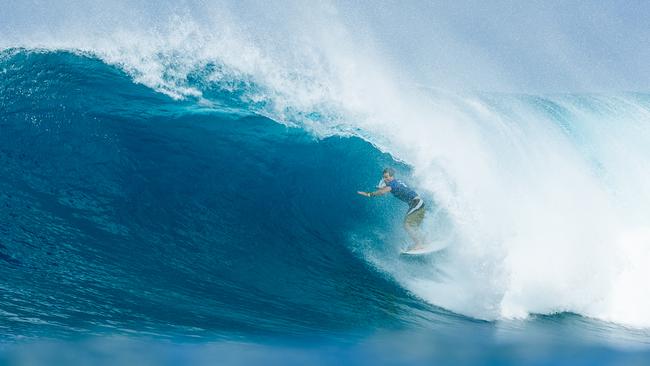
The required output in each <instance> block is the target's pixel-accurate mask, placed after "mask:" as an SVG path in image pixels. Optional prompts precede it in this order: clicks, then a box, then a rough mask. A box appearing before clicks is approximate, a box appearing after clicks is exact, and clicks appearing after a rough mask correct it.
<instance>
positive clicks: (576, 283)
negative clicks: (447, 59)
mask: <svg viewBox="0 0 650 366" xmlns="http://www.w3.org/2000/svg"><path fill="white" fill-rule="evenodd" d="M97 6H98V7H99V5H97ZM141 7H144V8H146V5H142V4H140V5H138V6H135V7H134V8H133V9H131V8H125V9H122V8H120V6H119V5H115V8H113V9H110V10H111V11H110V12H99V11H97V12H93V14H95V15H94V16H95V17H99V18H101V19H100V20H101V21H98V22H95V20H97V19H96V18H93V17H91V18H89V19H84V18H83V17H73V18H74V19H75V20H74V21H72V20H71V21H70V23H66V24H58V23H56V21H55V20H53V19H50V18H48V19H47V21H46V20H44V21H43V24H46V26H47V27H50V28H48V29H51V30H52V31H51V32H49V33H47V34H45V33H43V32H42V30H39V27H38V26H37V25H34V27H35V28H34V29H32V30H31V31H30V30H25V29H23V30H22V31H24V34H23V33H16V32H13V33H12V32H6V33H7V35H8V36H7V37H3V39H2V40H0V47H3V51H1V53H0V76H1V78H0V83H1V85H0V86H1V89H0V90H1V92H0V106H1V107H2V112H1V113H0V169H1V171H0V173H1V174H0V192H1V193H0V195H1V196H0V197H2V204H3V205H4V207H3V209H2V210H1V211H0V215H1V216H0V222H1V224H2V226H1V227H0V261H1V262H2V264H3V265H2V266H1V267H0V274H1V276H2V278H3V281H2V282H0V285H1V286H2V291H3V296H2V298H0V310H1V311H2V316H1V317H0V327H3V328H5V329H9V332H8V333H9V334H12V335H14V336H16V337H18V336H23V335H31V334H48V335H51V334H75V333H78V332H80V331H81V332H95V331H97V332H99V333H101V332H104V331H108V332H125V333H129V332H134V333H138V334H144V335H146V334H183V335H204V334H210V335H215V334H217V335H223V334H228V335H233V334H237V335H246V336H255V335H260V334H262V335H267V334H283V335H287V334H288V335H305V334H308V335H314V334H316V335H328V336H331V335H335V334H341V333H344V334H349V333H365V332H372V331H375V330H377V329H386V328H388V329H403V328H408V329H412V328H417V329H435V330H436V331H439V330H440V329H442V328H444V327H446V326H449V325H450V324H452V326H453V327H461V328H463V329H469V330H468V333H471V332H472V331H473V330H474V329H477V328H481V327H484V326H485V324H493V325H494V324H497V325H496V326H495V327H497V328H499V327H505V328H507V332H506V333H508V332H510V331H513V329H511V327H513V328H515V329H519V328H520V327H521V325H520V324H521V323H518V322H519V321H523V322H524V324H527V325H525V326H524V328H526V327H528V326H531V327H536V326H537V325H539V323H538V322H541V324H546V322H547V321H548V320H549V319H551V320H550V322H551V323H552V324H555V323H554V322H555V321H556V320H557V321H558V322H559V323H562V324H563V325H557V329H565V328H564V327H565V326H566V327H568V328H570V329H572V331H575V329H581V331H586V332H592V331H593V332H595V333H596V334H597V337H596V338H598V337H599V336H602V335H603V334H607V335H610V334H612V333H614V334H619V333H618V332H622V333H624V334H626V336H625V337H628V338H632V339H636V340H637V341H641V342H644V341H645V339H647V334H646V333H647V328H648V327H650V312H648V309H650V289H649V288H648V286H647V285H646V280H647V278H648V275H650V273H649V272H648V271H649V269H648V268H647V266H646V264H647V263H648V262H650V244H649V243H650V230H648V229H647V217H648V216H649V215H650V212H649V211H650V209H648V207H650V190H649V189H648V188H647V187H650V173H649V172H650V169H649V168H650V155H649V151H648V146H649V144H648V142H650V128H648V123H649V121H650V95H648V94H644V93H614V92H609V93H598V94H593V93H591V94H590V93H582V94H566V93H565V94H542V93H496V92H490V93H487V92H471V93H470V92H450V91H446V89H442V88H438V89H431V88H428V87H422V86H414V85H421V83H419V80H417V78H416V79H415V80H414V79H413V75H412V74H408V73H404V72H401V70H400V68H399V67H396V66H395V65H394V64H393V62H392V61H391V60H390V58H389V57H385V55H384V54H383V53H382V52H380V51H379V50H378V49H377V48H376V47H374V46H373V45H374V43H373V42H372V37H370V36H369V32H370V31H369V30H367V31H368V33H366V32H364V31H359V32H356V33H354V34H352V33H353V32H350V30H349V27H348V26H347V23H346V21H345V20H341V19H339V18H337V17H336V14H337V12H336V9H334V8H331V7H329V6H327V4H320V5H318V7H317V10H318V11H317V16H314V13H313V12H311V11H309V12H307V11H306V10H305V11H306V12H305V13H304V14H303V15H304V19H306V20H305V21H306V22H310V23H309V24H311V25H312V26H311V27H303V26H304V24H303V23H301V22H302V20H296V24H294V23H292V22H286V23H283V22H282V21H279V20H276V21H275V23H273V22H271V23H264V22H262V24H260V25H259V26H256V23H255V17H256V15H259V16H266V17H271V15H268V14H267V15H262V14H261V13H264V12H263V11H262V10H258V12H253V13H251V14H250V16H249V17H248V18H243V19H239V18H238V17H237V16H236V15H235V14H236V13H237V11H236V9H229V8H228V7H225V6H224V7H223V8H220V11H207V10H206V11H205V12H200V11H198V10H197V9H195V8H193V7H191V6H190V7H189V8H188V9H185V10H183V11H179V10H178V9H176V8H173V7H171V8H169V9H168V8H166V7H162V8H159V9H157V10H156V11H157V13H155V15H156V16H155V17H153V16H150V17H147V16H145V15H147V14H149V13H148V11H149V10H151V9H144V10H143V9H140V8H141ZM295 7H297V8H301V6H299V5H296V6H294V8H295ZM210 9H212V8H210ZM86 10H87V9H86ZM96 10H97V9H96ZM199 10H200V9H199ZM294 10H295V9H294ZM71 11H73V12H75V11H76V10H71ZM79 11H80V12H83V9H82V10H79ZM52 14H57V12H56V11H53V12H52ZM75 14H76V13H75ZM103 14H111V15H110V16H106V15H103ZM301 14H302V13H301ZM41 15H42V14H41ZM150 15H151V14H150ZM42 16H43V17H44V16H45V15H42ZM102 17H104V18H102ZM298 18H300V17H298ZM264 19H266V18H264ZM279 19H284V18H283V17H281V16H280V17H279ZM300 19H303V18H300ZM267 20H268V19H267ZM86 21H87V22H89V23H88V24H86V23H84V22H86ZM53 22H54V23H56V24H58V26H56V27H55V26H53ZM90 23H93V24H95V23H97V24H98V25H97V28H92V29H90V28H89V24H90ZM315 25H318V27H317V26H315ZM296 28H298V29H301V30H303V31H301V32H296ZM17 29H18V28H17ZM0 30H2V28H0ZM385 166H393V167H396V168H397V170H398V173H399V175H400V176H401V177H403V178H404V179H405V180H407V181H408V182H409V183H410V184H412V185H413V186H414V187H416V188H417V190H418V192H419V193H420V194H421V195H422V196H423V197H425V199H426V201H427V202H428V207H429V211H428V215H427V218H426V219H425V222H424V225H423V230H424V231H425V232H426V234H427V236H428V238H429V239H430V240H431V241H432V242H434V243H435V244H436V245H438V246H439V248H440V252H439V253H437V254H436V255H435V256H431V257H429V258H423V259H418V260H405V259H403V258H399V255H398V252H399V250H400V249H401V248H402V247H404V246H405V245H406V242H407V238H406V236H405V234H404V232H403V230H402V228H401V219H402V215H403V214H404V210H405V207H402V206H401V205H400V203H399V202H396V200H393V199H389V198H385V199H373V200H367V199H364V198H363V197H361V196H359V195H357V194H356V191H357V190H360V189H361V190H368V189H371V187H373V186H374V185H375V184H376V182H377V180H378V179H379V175H380V172H381V169H382V168H383V167H385ZM576 317H577V319H578V320H577V321H575V322H574V320H575V319H576ZM539 319H542V320H539ZM558 319H560V320H558ZM564 319H569V320H564ZM483 321H488V322H489V323H485V322H483ZM513 324H515V325H513ZM530 324H532V325H530ZM585 324H586V325H585ZM621 326H622V327H626V328H621ZM526 329H527V328H526ZM621 329H627V330H621ZM499 330H501V328H499ZM628 331H629V332H631V333H626V332H628Z"/></svg>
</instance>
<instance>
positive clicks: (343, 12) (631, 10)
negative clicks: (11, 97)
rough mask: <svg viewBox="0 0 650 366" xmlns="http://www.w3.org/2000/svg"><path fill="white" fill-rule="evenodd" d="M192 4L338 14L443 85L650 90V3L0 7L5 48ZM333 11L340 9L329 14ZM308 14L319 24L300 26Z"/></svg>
mask: <svg viewBox="0 0 650 366" xmlns="http://www.w3.org/2000/svg"><path fill="white" fill-rule="evenodd" d="M323 4H324V5H323ZM184 7H187V8H189V9H192V11H193V12H195V14H201V12H202V9H205V8H215V9H218V8H221V7H223V8H227V9H228V10H229V11H232V12H233V14H234V15H235V16H236V17H238V18H239V19H240V20H242V21H243V22H245V23H247V24H248V26H249V27H250V26H251V25H253V27H258V28H259V29H265V28H266V29H271V28H273V27H275V26H278V25H281V24H285V23H297V24H300V26H301V27H310V26H311V25H310V23H309V22H310V20H309V19H317V18H318V17H323V18H327V17H334V18H336V21H337V22H340V23H343V24H344V25H345V26H346V28H347V29H348V31H349V33H350V34H351V35H352V37H356V34H357V33H359V34H362V36H360V38H359V40H357V41H361V42H363V41H364V40H368V39H372V42H373V44H374V46H375V47H376V48H378V49H379V52H380V54H381V55H382V57H384V58H385V59H387V60H389V62H391V63H393V64H394V65H396V66H397V67H398V68H399V69H401V70H404V72H406V73H408V74H409V75H410V76H412V77H413V78H414V79H415V80H418V81H419V82H420V83H421V84H423V85H428V86H433V87H440V88H446V89H472V90H476V89H478V90H488V91H506V92H509V91H516V92H531V93H538V92H609V91H646V92H647V91H650V66H649V65H650V62H648V61H649V60H650V1H635V0H629V1H529V0H527V1H451V0H449V1H359V2H357V1H355V2H351V1H334V2H333V3H327V2H325V3H321V4H320V5H319V6H314V3H313V2H311V1H283V2H261V1H221V2H215V1H189V0H187V1H160V2H153V1H152V2H147V1H130V2H119V1H117V2H111V3H110V4H107V3H104V2H102V1H94V2H93V1H83V2H80V1H71V0H61V1H57V2H50V1H41V0H25V1H14V0H0V9H3V11H2V12H0V46H4V47H6V46H8V45H11V44H12V42H15V43H16V44H19V43H20V40H21V38H22V37H23V34H37V33H38V32H41V33H46V34H52V33H56V30H60V29H61V28H65V27H71V28H74V29H77V30H78V31H80V32H83V31H84V26H85V27H97V28H101V27H104V28H107V29H109V28H110V27H111V26H113V25H115V24H118V23H119V21H122V20H123V21H125V22H126V21H127V18H129V17H131V16H132V14H139V16H138V17H136V18H132V19H131V22H132V23H134V22H135V23H137V24H142V26H143V27H155V25H156V21H157V19H162V18H164V15H165V14H167V13H169V12H173V11H177V10H178V9H182V8H184ZM323 8H325V9H330V8H331V9H334V11H333V12H330V13H328V14H319V13H318V12H320V11H321V10H322V9H323ZM305 9H309V11H311V12H312V14H311V16H312V18H309V19H307V20H306V21H303V22H295V20H296V19H294V18H301V17H303V16H304V14H305ZM133 19H136V20H135V21H134V20H133ZM84 22H85V23H84ZM116 22H117V23H116ZM79 24H82V26H80V25H79ZM323 24H327V23H319V24H314V25H313V26H314V27H318V26H323ZM292 32H293V33H294V34H296V33H300V30H299V29H294V30H293V31H292ZM62 34H69V33H65V32H64V33H62ZM32 36H33V35H32ZM3 40H4V41H3Z"/></svg>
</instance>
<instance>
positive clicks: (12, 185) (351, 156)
mask: <svg viewBox="0 0 650 366" xmlns="http://www.w3.org/2000/svg"><path fill="white" fill-rule="evenodd" d="M0 69H3V70H4V74H3V78H2V95H1V96H0V98H1V99H0V105H2V109H3V112H2V114H1V116H0V169H2V172H1V173H0V177H1V178H0V187H1V189H0V191H1V192H2V193H1V194H2V196H1V197H2V204H3V206H4V207H3V209H2V211H0V215H2V216H1V218H0V222H2V231H1V232H0V245H1V246H0V260H2V261H3V265H2V266H0V271H1V273H2V274H1V277H2V278H3V290H4V294H3V297H2V299H1V300H0V308H2V309H3V313H4V314H5V315H4V316H3V317H2V318H0V324H1V325H0V326H2V327H4V328H7V329H12V332H11V334H13V335H19V334H22V333H25V334H31V333H32V332H36V333H41V332H55V333H57V332H61V333H62V334H66V333H68V332H77V331H79V330H88V331H93V330H101V329H113V330H115V331H119V330H120V329H135V330H141V331H144V330H146V331H147V332H152V333H157V332H163V331H169V332H174V331H178V332H180V333H185V334H192V333H215V332H216V333H219V332H226V333H245V334H249V333H252V334H256V333H274V332H281V333H283V334H292V333H296V334H301V333H305V332H309V333H311V334H314V333H318V332H320V331H323V332H326V333H331V332H338V331H348V332H349V331H354V332H366V331H368V330H370V329H374V328H376V327H382V328H384V327H396V326H397V327H399V326H404V325H405V324H409V323H412V322H413V319H412V318H413V317H414V316H415V315H414V313H415V312H417V310H422V309H426V310H428V311H430V314H431V315H430V316H429V317H432V318H435V316H436V314H438V315H440V314H445V312H442V311H440V310H435V308H432V307H431V306H429V305H426V304H424V303H422V302H421V301H419V300H417V299H415V298H414V297H413V296H412V295H410V294H409V293H408V292H407V291H406V290H404V289H402V288H401V287H400V286H399V285H397V284H396V283H395V282H394V281H393V280H392V279H391V278H390V277H387V276H385V275H384V274H383V273H381V272H380V271H378V270H376V269H375V268H373V267H372V266H371V265H369V264H368V263H367V262H366V261H364V260H363V258H362V257H361V256H360V255H359V254H358V253H356V252H355V248H354V247H352V246H351V245H350V241H349V240H348V237H349V235H350V234H351V233H354V232H372V231H373V230H374V231H378V230H382V228H384V227H385V226H386V225H390V223H391V221H395V220H398V221H399V217H400V216H401V211H399V212H400V214H397V215H395V214H388V213H390V210H392V209H395V208H398V206H394V205H393V204H392V203H390V202H388V203H387V202H379V203H376V202H375V203H368V202H365V201H364V202H363V204H361V203H360V198H359V197H360V196H358V195H356V190H357V189H359V188H362V187H368V186H371V185H372V183H375V180H376V177H377V176H378V171H380V170H381V167H382V166H384V165H386V164H389V163H394V162H393V161H392V159H391V157H390V156H389V155H387V154H383V153H381V152H379V151H378V150H376V149H375V148H374V147H373V146H371V145H370V144H368V143H367V142H365V141H363V140H361V139H359V138H353V137H329V138H325V139H316V138H314V137H313V136H311V135H309V134H307V133H306V132H304V131H303V130H301V129H297V128H290V127H286V126H284V125H281V124H279V123H276V122H274V121H271V120H269V119H267V118H265V117H261V116H258V115H255V114H253V113H251V112H249V111H246V110H243V109H240V108H236V107H235V108H221V109H215V108H210V109H207V108H202V107H196V106H195V104H193V103H190V102H187V101H185V102H179V101H174V100H172V99H170V98H169V97H167V96H165V95H162V94H159V93H156V92H154V91H152V90H151V89H149V88H147V87H144V86H142V85H138V84H134V83H132V81H131V79H130V78H129V77H128V76H127V75H126V74H124V73H123V72H122V71H120V70H119V69H116V68H114V67H111V66H108V65H106V64H104V63H102V62H101V61H99V60H97V59H95V58H92V57H88V56H82V55H76V54H72V53H66V52H32V51H20V50H19V51H15V50H14V51H8V52H6V53H4V54H3V57H2V62H1V64H0ZM224 99H226V98H224ZM402 168H403V169H407V168H406V167H402ZM399 209H402V208H401V207H399ZM378 212H380V213H383V214H377V213H378ZM376 245H377V246H381V245H382V243H376ZM379 249H380V250H381V248H379ZM420 321H421V320H420Z"/></svg>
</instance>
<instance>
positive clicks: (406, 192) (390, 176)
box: [357, 168, 425, 250]
mask: <svg viewBox="0 0 650 366" xmlns="http://www.w3.org/2000/svg"><path fill="white" fill-rule="evenodd" d="M377 188H378V189H377V190H376V191H374V192H362V191H358V192H357V193H359V194H360V195H362V196H366V197H374V196H381V195H383V194H386V193H388V192H390V193H392V194H393V195H394V196H395V197H397V198H399V199H400V200H402V201H404V202H406V203H407V204H408V205H409V209H408V211H407V212H406V217H404V228H405V229H406V232H407V233H408V234H409V236H410V237H411V239H413V242H414V243H415V245H413V246H412V247H411V248H409V249H408V250H414V249H422V248H424V243H423V241H424V240H423V238H422V236H421V235H420V234H419V233H418V232H417V228H418V227H419V226H420V224H421V223H422V220H423V219H424V211H425V210H424V201H423V200H422V199H421V198H420V196H418V194H417V193H415V191H414V190H412V189H411V188H409V187H408V186H407V185H406V184H404V183H403V182H402V181H400V180H399V179H395V170H394V169H392V168H386V169H384V172H383V178H382V180H381V181H380V182H379V185H378V186H377Z"/></svg>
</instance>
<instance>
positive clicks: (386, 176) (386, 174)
mask: <svg viewBox="0 0 650 366" xmlns="http://www.w3.org/2000/svg"><path fill="white" fill-rule="evenodd" d="M393 179H395V178H394V177H391V176H390V175H388V173H384V182H386V183H388V182H390V181H391V180H393Z"/></svg>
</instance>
